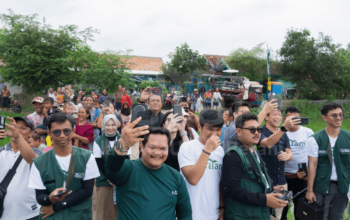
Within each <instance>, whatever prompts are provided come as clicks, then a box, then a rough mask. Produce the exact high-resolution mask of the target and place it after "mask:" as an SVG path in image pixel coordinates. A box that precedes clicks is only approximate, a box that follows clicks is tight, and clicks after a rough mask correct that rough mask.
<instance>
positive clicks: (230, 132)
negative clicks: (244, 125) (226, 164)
mask: <svg viewBox="0 0 350 220" xmlns="http://www.w3.org/2000/svg"><path fill="white" fill-rule="evenodd" d="M236 141H237V133H236V123H235V122H234V121H231V124H230V125H229V126H228V127H227V129H226V130H225V133H224V152H225V153H226V151H227V150H228V149H229V148H230V147H231V146H233V145H234V143H235V142H236Z"/></svg>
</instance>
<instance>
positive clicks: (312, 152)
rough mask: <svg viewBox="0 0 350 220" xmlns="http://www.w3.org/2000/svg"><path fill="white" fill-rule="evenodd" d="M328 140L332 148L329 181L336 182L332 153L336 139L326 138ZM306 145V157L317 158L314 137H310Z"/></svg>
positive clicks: (316, 145)
mask: <svg viewBox="0 0 350 220" xmlns="http://www.w3.org/2000/svg"><path fill="white" fill-rule="evenodd" d="M328 138H329V141H330V144H331V148H332V160H333V164H332V175H331V180H334V181H337V180H338V175H337V169H336V167H335V163H334V154H333V151H334V145H335V142H336V141H337V139H338V137H336V138H332V137H329V136H328ZM306 144H307V146H308V148H307V155H308V156H309V157H318V149H319V146H318V144H317V142H316V140H315V138H314V137H310V138H309V139H308V140H307V142H306Z"/></svg>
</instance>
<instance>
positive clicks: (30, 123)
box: [13, 117, 34, 131]
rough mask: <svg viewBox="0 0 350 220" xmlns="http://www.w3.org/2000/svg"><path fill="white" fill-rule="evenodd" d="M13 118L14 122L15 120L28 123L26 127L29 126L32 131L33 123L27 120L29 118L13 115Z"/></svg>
mask: <svg viewBox="0 0 350 220" xmlns="http://www.w3.org/2000/svg"><path fill="white" fill-rule="evenodd" d="M13 119H15V121H16V122H17V121H24V122H25V123H26V124H27V125H28V127H30V130H31V131H34V125H33V123H32V121H31V120H29V118H27V117H14V118H13Z"/></svg>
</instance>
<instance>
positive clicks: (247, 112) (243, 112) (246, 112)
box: [238, 110, 250, 114]
mask: <svg viewBox="0 0 350 220" xmlns="http://www.w3.org/2000/svg"><path fill="white" fill-rule="evenodd" d="M238 112H242V114H249V113H250V111H242V110H240V111H238Z"/></svg>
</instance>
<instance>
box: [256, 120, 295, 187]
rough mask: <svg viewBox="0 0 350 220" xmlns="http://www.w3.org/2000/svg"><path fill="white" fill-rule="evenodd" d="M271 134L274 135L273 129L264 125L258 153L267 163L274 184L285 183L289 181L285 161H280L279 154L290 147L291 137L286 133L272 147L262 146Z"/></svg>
mask: <svg viewBox="0 0 350 220" xmlns="http://www.w3.org/2000/svg"><path fill="white" fill-rule="evenodd" d="M271 135H273V133H272V131H270V130H269V129H268V128H267V127H266V126H265V125H264V126H263V132H262V133H261V137H260V141H259V143H258V153H259V154H260V157H261V159H262V160H263V161H264V162H265V164H266V168H267V173H268V174H269V176H270V178H271V180H272V181H273V183H272V184H273V186H276V185H284V184H286V183H287V180H286V176H285V175H284V161H279V160H278V158H277V156H278V154H279V153H280V152H281V151H286V148H289V149H290V145H289V138H288V136H287V134H286V133H284V134H283V136H282V137H281V139H280V140H279V141H278V142H277V143H276V144H275V145H274V146H273V147H272V148H270V149H269V148H265V147H261V146H260V142H261V141H262V140H263V139H265V138H268V137H270V136H271Z"/></svg>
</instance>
